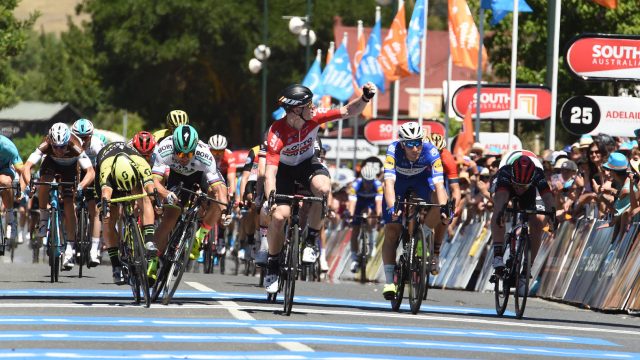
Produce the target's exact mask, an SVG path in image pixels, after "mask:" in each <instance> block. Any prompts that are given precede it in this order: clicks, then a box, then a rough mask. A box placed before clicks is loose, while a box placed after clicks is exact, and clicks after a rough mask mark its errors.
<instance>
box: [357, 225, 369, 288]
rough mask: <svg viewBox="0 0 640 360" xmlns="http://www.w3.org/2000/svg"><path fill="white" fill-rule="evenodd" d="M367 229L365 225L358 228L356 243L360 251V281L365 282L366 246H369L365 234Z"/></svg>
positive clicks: (367, 237)
mask: <svg viewBox="0 0 640 360" xmlns="http://www.w3.org/2000/svg"><path fill="white" fill-rule="evenodd" d="M367 232H368V231H367V229H366V228H365V227H362V228H361V229H360V234H359V235H358V244H360V252H359V253H358V261H359V262H360V283H361V284H364V283H366V282H367V247H368V246H369V244H368V242H369V236H368V235H367V234H366V233H367Z"/></svg>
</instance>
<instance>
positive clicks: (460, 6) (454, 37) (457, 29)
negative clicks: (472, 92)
mask: <svg viewBox="0 0 640 360" xmlns="http://www.w3.org/2000/svg"><path fill="white" fill-rule="evenodd" d="M479 38H480V33H479V32H478V28H477V27H476V23H475V22H474V21H473V16H471V10H469V5H467V1H466V0H449V43H450V48H451V58H452V59H453V63H454V64H456V65H457V66H461V67H466V68H469V69H473V70H477V68H478V41H479ZM486 65H487V50H486V49H485V47H484V46H482V68H485V67H486Z"/></svg>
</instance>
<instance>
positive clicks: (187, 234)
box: [162, 219, 195, 305]
mask: <svg viewBox="0 0 640 360" xmlns="http://www.w3.org/2000/svg"><path fill="white" fill-rule="evenodd" d="M193 220H194V219H188V220H185V222H186V223H187V224H189V225H187V226H186V227H185V230H184V232H183V233H182V236H181V237H180V241H179V242H178V243H177V244H176V250H175V253H174V258H173V259H171V266H170V267H169V271H168V273H167V282H166V284H165V285H164V296H163V298H162V303H163V304H164V305H168V304H169V302H170V301H171V299H172V298H173V295H174V294H175V292H176V290H177V289H178V285H180V279H182V275H183V274H184V270H185V269H186V268H187V265H188V264H189V253H190V252H191V247H192V246H193V241H194V239H195V222H194V221H193Z"/></svg>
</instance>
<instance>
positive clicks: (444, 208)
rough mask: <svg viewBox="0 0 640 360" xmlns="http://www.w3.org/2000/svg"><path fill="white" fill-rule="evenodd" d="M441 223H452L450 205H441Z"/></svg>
mask: <svg viewBox="0 0 640 360" xmlns="http://www.w3.org/2000/svg"><path fill="white" fill-rule="evenodd" d="M440 221H442V223H443V224H445V225H447V224H448V223H449V222H451V210H450V209H449V205H448V204H446V205H440Z"/></svg>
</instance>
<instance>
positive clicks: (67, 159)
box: [22, 123, 95, 270]
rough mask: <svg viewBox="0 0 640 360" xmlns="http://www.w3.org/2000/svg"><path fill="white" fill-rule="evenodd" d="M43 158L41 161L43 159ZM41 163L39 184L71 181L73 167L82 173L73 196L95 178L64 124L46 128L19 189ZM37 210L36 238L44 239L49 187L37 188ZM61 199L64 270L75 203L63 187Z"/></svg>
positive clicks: (70, 252)
mask: <svg viewBox="0 0 640 360" xmlns="http://www.w3.org/2000/svg"><path fill="white" fill-rule="evenodd" d="M42 159H44V160H42ZM40 160H42V166H41V167H40V181H44V182H48V181H52V180H54V176H55V175H57V174H59V175H60V176H61V181H63V182H73V181H75V180H76V166H77V165H79V166H80V168H81V169H82V170H84V171H86V172H85V174H84V176H83V177H82V180H81V181H80V182H79V183H78V186H77V188H76V194H77V195H79V194H81V193H82V192H83V190H84V189H85V188H86V187H87V186H89V185H91V184H92V182H93V180H94V178H95V170H94V169H93V166H92V165H91V159H89V157H88V156H87V154H86V152H85V151H84V150H83V149H82V141H81V140H80V138H78V137H77V136H76V135H75V134H72V133H71V130H70V129H69V126H67V125H66V124H64V123H55V124H53V126H51V129H49V134H48V135H47V136H45V138H44V140H43V141H42V143H41V144H40V145H39V146H38V147H37V148H36V150H35V151H34V152H33V153H32V154H31V155H29V158H28V159H27V162H26V163H25V164H24V171H23V172H22V179H23V183H22V189H23V191H24V190H26V187H27V186H28V185H29V182H30V180H31V168H32V167H33V166H34V165H36V164H38V163H39V162H40ZM37 194H38V202H39V203H38V208H39V209H40V227H39V229H38V234H37V237H38V238H39V239H42V238H44V237H45V236H46V235H47V230H48V229H47V223H48V221H49V211H48V210H47V207H48V206H47V205H48V203H49V187H48V186H39V187H38V193H37ZM62 197H63V199H64V208H63V210H64V225H65V229H67V232H66V235H67V248H66V249H65V252H64V254H63V255H64V256H63V260H62V267H63V270H71V268H73V266H74V258H75V241H76V234H75V231H72V229H75V228H76V216H75V204H74V202H73V191H72V189H69V188H65V189H64V191H63V192H62Z"/></svg>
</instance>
